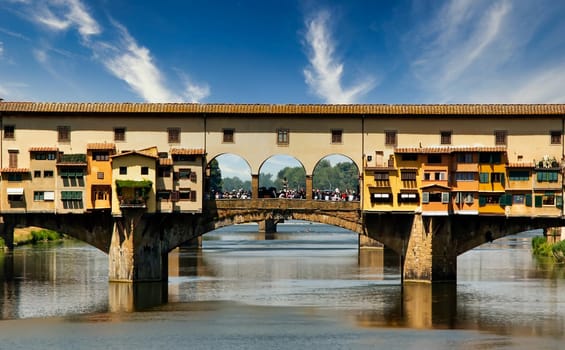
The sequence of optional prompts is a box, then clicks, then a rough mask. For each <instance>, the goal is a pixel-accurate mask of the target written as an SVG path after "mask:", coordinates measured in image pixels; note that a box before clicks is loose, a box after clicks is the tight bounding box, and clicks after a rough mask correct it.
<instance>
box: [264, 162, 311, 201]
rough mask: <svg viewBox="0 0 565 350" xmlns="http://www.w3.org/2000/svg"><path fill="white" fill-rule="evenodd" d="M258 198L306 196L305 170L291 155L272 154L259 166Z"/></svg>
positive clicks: (299, 197) (296, 197)
mask: <svg viewBox="0 0 565 350" xmlns="http://www.w3.org/2000/svg"><path fill="white" fill-rule="evenodd" d="M259 198H287V199H305V198H306V170H305V169H304V166H303V165H302V163H301V162H300V161H299V160H298V159H296V158H295V157H293V156H289V155H281V154H278V155H274V156H271V157H269V158H268V159H267V160H265V161H264V162H263V164H261V167H260V168H259Z"/></svg>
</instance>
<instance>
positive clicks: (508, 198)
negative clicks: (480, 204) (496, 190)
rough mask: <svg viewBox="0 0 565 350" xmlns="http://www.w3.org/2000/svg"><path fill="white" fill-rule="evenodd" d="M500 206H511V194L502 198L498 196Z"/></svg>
mask: <svg viewBox="0 0 565 350" xmlns="http://www.w3.org/2000/svg"><path fill="white" fill-rule="evenodd" d="M500 205H502V206H507V205H508V206H511V205H512V195H511V194H503V195H502V196H500Z"/></svg>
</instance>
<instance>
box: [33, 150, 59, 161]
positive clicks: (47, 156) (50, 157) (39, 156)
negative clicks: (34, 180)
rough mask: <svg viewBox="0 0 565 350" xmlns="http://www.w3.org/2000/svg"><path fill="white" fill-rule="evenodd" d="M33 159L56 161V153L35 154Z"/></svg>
mask: <svg viewBox="0 0 565 350" xmlns="http://www.w3.org/2000/svg"><path fill="white" fill-rule="evenodd" d="M33 159H35V160H55V159H56V156H55V153H54V152H47V153H46V152H35V153H34V154H33Z"/></svg>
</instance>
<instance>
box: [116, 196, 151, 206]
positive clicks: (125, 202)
mask: <svg viewBox="0 0 565 350" xmlns="http://www.w3.org/2000/svg"><path fill="white" fill-rule="evenodd" d="M119 200H120V208H147V202H146V201H145V200H144V199H143V198H120V199H119Z"/></svg>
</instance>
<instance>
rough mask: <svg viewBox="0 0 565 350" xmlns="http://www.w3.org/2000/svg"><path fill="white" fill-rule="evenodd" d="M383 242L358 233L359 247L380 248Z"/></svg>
mask: <svg viewBox="0 0 565 350" xmlns="http://www.w3.org/2000/svg"><path fill="white" fill-rule="evenodd" d="M382 248H383V244H382V243H381V242H379V241H377V240H376V239H373V238H371V237H369V236H367V235H359V249H382Z"/></svg>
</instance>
